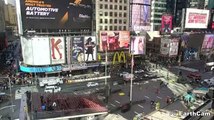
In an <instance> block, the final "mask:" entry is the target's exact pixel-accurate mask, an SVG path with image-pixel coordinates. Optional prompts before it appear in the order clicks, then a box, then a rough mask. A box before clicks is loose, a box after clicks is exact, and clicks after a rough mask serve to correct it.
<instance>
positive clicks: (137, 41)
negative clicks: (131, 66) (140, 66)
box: [131, 36, 146, 55]
mask: <svg viewBox="0 0 214 120" xmlns="http://www.w3.org/2000/svg"><path fill="white" fill-rule="evenodd" d="M145 42H146V37H145V36H134V37H131V53H132V54H133V55H139V54H145V50H146V49H145V45H146V43H145Z"/></svg>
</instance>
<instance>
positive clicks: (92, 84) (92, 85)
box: [87, 82, 99, 87]
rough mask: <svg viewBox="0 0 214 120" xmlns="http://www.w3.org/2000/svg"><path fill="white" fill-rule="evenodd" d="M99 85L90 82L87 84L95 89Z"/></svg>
mask: <svg viewBox="0 0 214 120" xmlns="http://www.w3.org/2000/svg"><path fill="white" fill-rule="evenodd" d="M98 85H99V84H98V83H96V82H88V83H87V87H95V86H98Z"/></svg>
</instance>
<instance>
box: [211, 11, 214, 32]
mask: <svg viewBox="0 0 214 120" xmlns="http://www.w3.org/2000/svg"><path fill="white" fill-rule="evenodd" d="M211 14H212V15H211V19H210V27H211V29H212V30H214V10H212V13H211Z"/></svg>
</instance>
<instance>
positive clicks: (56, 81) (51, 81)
mask: <svg viewBox="0 0 214 120" xmlns="http://www.w3.org/2000/svg"><path fill="white" fill-rule="evenodd" d="M60 84H63V80H62V78H59V77H47V78H39V86H40V87H44V86H47V85H48V86H51V85H60Z"/></svg>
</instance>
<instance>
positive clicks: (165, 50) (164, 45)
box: [160, 38, 170, 55]
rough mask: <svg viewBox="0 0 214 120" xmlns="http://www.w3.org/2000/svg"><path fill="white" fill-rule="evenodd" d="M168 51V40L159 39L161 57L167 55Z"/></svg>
mask: <svg viewBox="0 0 214 120" xmlns="http://www.w3.org/2000/svg"><path fill="white" fill-rule="evenodd" d="M169 49H170V39H169V38H161V48H160V53H161V54H162V55H168V54H169Z"/></svg>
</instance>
